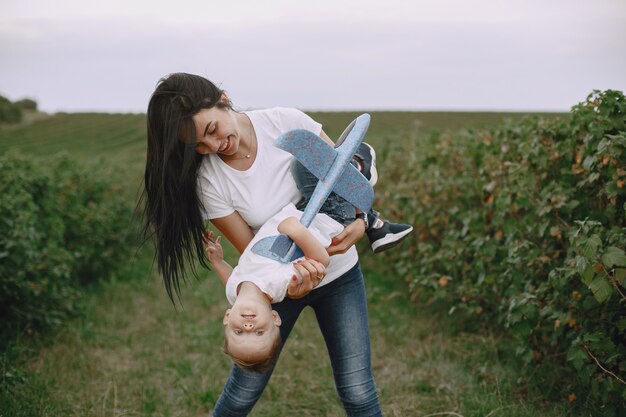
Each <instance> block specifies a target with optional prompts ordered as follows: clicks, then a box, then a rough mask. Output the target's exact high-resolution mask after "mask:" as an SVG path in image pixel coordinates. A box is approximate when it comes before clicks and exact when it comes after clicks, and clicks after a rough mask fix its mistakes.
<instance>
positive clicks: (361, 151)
mask: <svg viewBox="0 0 626 417" xmlns="http://www.w3.org/2000/svg"><path fill="white" fill-rule="evenodd" d="M354 157H355V159H356V161H357V163H358V164H359V165H360V169H359V171H361V174H363V176H364V177H365V178H367V180H368V181H369V182H370V184H371V185H372V187H373V186H374V185H376V182H378V171H376V152H375V151H374V148H372V147H371V146H370V145H368V144H367V143H365V142H362V143H361V144H360V145H359V148H358V149H357V150H356V153H355V154H354Z"/></svg>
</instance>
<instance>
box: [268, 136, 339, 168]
mask: <svg viewBox="0 0 626 417" xmlns="http://www.w3.org/2000/svg"><path fill="white" fill-rule="evenodd" d="M274 146H276V147H277V148H279V149H282V150H283V151H287V152H289V153H290V154H292V155H293V156H295V157H296V159H297V160H298V161H300V162H301V163H302V165H304V167H305V168H306V169H308V170H309V171H311V173H312V174H313V175H315V176H316V177H317V178H318V179H322V178H325V177H326V174H327V173H328V170H330V167H331V166H332V165H333V162H335V159H336V158H337V155H338V153H337V151H336V150H335V149H334V148H333V147H332V146H330V145H329V144H328V143H326V141H325V140H324V139H322V138H320V137H319V136H317V135H316V134H315V133H313V132H311V131H310V130H305V129H295V130H290V131H289V132H287V133H284V134H282V135H280V136H279V137H278V138H276V140H274Z"/></svg>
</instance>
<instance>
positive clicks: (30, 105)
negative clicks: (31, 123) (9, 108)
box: [14, 98, 37, 111]
mask: <svg viewBox="0 0 626 417" xmlns="http://www.w3.org/2000/svg"><path fill="white" fill-rule="evenodd" d="M14 104H15V106H16V107H17V108H19V109H21V110H33V111H36V110H37V102H36V101H35V100H33V99H30V98H23V99H21V100H18V101H16V102H15V103H14Z"/></svg>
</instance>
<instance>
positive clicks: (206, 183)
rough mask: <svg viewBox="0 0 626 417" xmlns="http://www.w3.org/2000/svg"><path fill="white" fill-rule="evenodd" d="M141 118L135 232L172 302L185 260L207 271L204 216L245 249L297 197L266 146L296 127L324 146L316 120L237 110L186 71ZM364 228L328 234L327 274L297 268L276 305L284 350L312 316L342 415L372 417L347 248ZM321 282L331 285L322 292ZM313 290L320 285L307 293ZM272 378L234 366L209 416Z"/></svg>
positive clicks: (281, 162)
mask: <svg viewBox="0 0 626 417" xmlns="http://www.w3.org/2000/svg"><path fill="white" fill-rule="evenodd" d="M147 119H148V154H147V161H146V170H145V191H144V198H145V202H146V206H145V212H144V229H143V230H144V234H145V235H146V236H147V235H152V234H153V235H154V239H155V243H156V249H157V263H158V266H159V270H160V272H161V273H162V274H163V279H164V282H165V287H166V289H167V292H168V295H169V296H170V298H172V299H173V293H174V292H175V293H176V294H178V295H180V294H179V280H180V279H181V278H184V276H185V272H184V267H185V265H186V264H187V263H188V260H190V259H192V258H197V259H199V260H200V262H201V263H202V264H203V265H205V266H206V258H205V256H206V255H205V253H204V248H203V245H202V234H203V232H204V226H203V221H204V219H210V220H211V223H212V224H213V225H214V226H215V227H216V228H217V229H218V230H219V231H220V232H221V233H222V234H223V235H224V236H225V237H226V238H227V239H228V240H229V241H230V242H231V243H232V244H233V246H234V247H235V248H236V249H237V250H238V251H239V252H243V250H244V249H245V247H246V246H247V244H248V243H249V242H250V241H251V240H252V237H253V235H254V233H255V232H256V230H258V228H259V227H260V226H261V225H262V224H263V223H264V222H265V221H266V220H267V219H268V218H270V217H271V216H272V215H274V214H276V213H277V212H278V211H279V210H280V209H281V208H282V207H283V206H285V205H286V204H287V203H289V202H292V203H294V204H296V203H298V201H299V200H300V197H301V196H300V194H299V192H298V190H297V187H296V184H295V181H294V179H293V177H292V175H291V169H290V167H291V161H292V156H291V155H289V154H287V153H286V152H283V151H281V150H279V149H277V148H275V147H273V146H272V142H273V140H274V139H275V138H276V137H277V136H279V135H280V134H282V133H284V132H286V131H288V130H292V129H296V128H304V129H308V130H311V131H313V132H314V133H316V134H318V135H320V136H321V137H323V138H324V139H326V140H327V141H329V142H330V139H329V138H328V136H327V135H326V134H325V133H324V132H323V131H322V129H321V125H320V124H319V123H317V122H315V121H313V119H311V118H310V117H308V116H307V115H305V114H304V113H302V112H300V111H298V110H296V109H284V108H274V109H267V110H257V111H251V112H242V113H239V112H235V111H234V110H233V108H232V105H231V102H230V101H229V99H228V97H227V96H226V95H225V94H224V92H223V91H222V90H220V89H219V88H217V87H216V86H215V85H214V84H213V83H211V82H210V81H208V80H206V79H205V78H202V77H199V76H196V75H191V74H183V73H177V74H172V75H170V76H168V77H166V78H164V79H162V80H161V81H160V83H159V85H158V86H157V88H156V90H155V92H154V93H153V95H152V97H151V99H150V103H149V106H148V114H147ZM331 143H332V142H331ZM364 231H365V223H364V221H363V220H361V219H357V220H355V221H354V222H353V223H351V224H350V225H348V226H347V227H346V228H345V229H344V231H343V232H342V233H341V234H340V235H338V236H337V237H335V239H334V245H333V246H331V248H330V249H329V251H328V252H329V255H331V262H330V264H329V265H328V268H324V266H323V265H322V264H321V263H319V262H316V261H315V260H309V261H306V262H303V263H301V264H298V265H296V268H297V269H298V272H299V273H300V275H301V276H302V284H301V285H300V286H298V287H297V288H296V289H295V290H293V291H290V292H289V294H288V295H289V297H290V298H286V299H285V300H284V301H282V302H281V303H277V304H275V305H274V308H275V310H276V311H278V313H279V314H280V316H281V317H282V326H281V329H280V332H281V338H282V341H283V344H284V342H285V341H286V339H287V337H288V335H289V332H290V331H291V329H292V328H293V325H294V324H295V322H296V319H297V318H298V316H299V315H300V312H301V311H302V310H303V309H304V307H306V306H311V307H312V308H313V309H314V311H315V314H316V317H317V320H318V324H319V327H320V329H321V331H322V334H323V336H324V340H325V342H326V345H327V348H328V352H329V355H330V359H331V363H332V366H333V372H334V376H335V384H336V387H337V391H338V393H339V397H340V398H341V400H342V402H343V405H344V408H345V410H346V413H347V414H348V415H349V416H365V415H367V416H372V415H380V407H379V403H378V396H377V393H376V388H375V385H374V380H373V378H372V373H371V364H370V340H369V328H368V327H369V326H368V320H367V304H366V299H365V289H364V285H363V276H362V274H361V271H360V268H359V264H358V256H357V253H356V249H355V248H354V243H355V242H357V241H358V240H359V239H360V238H361V237H362V235H363V233H364ZM325 275H326V276H329V277H330V276H333V277H334V276H337V277H339V278H337V279H335V280H334V281H332V282H330V283H329V284H328V285H324V281H321V279H322V278H323V277H324V276H325ZM320 281H321V282H320ZM315 286H319V287H320V288H318V289H316V291H313V292H311V289H312V288H313V287H315ZM271 372H272V371H271V370H270V371H268V372H266V373H262V374H258V373H255V372H250V371H244V370H241V369H240V368H238V367H236V366H233V367H232V369H231V373H230V376H229V377H228V380H227V381H226V385H225V386H224V390H223V392H222V395H221V396H220V398H219V399H218V401H217V403H216V404H215V408H214V410H213V415H214V416H226V415H229V416H231V415H232V416H243V415H247V414H248V413H249V412H250V410H251V409H252V407H253V406H254V404H255V403H256V401H257V400H258V398H259V397H260V395H261V393H262V392H263V389H264V388H265V385H266V384H267V381H268V380H269V378H270V375H271Z"/></svg>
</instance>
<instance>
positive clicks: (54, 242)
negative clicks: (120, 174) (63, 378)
mask: <svg viewBox="0 0 626 417" xmlns="http://www.w3.org/2000/svg"><path fill="white" fill-rule="evenodd" d="M0 172H1V173H2V174H1V175H2V181H1V182H0V316H1V317H2V327H1V328H0V340H2V341H3V343H4V342H7V341H9V340H11V339H12V338H13V337H14V336H15V335H16V334H17V332H20V331H26V332H28V333H30V332H32V331H43V330H46V329H49V328H51V327H54V326H57V325H59V324H61V323H62V322H63V321H64V320H65V319H66V318H67V317H68V316H70V315H73V314H76V313H78V312H79V311H80V303H79V302H78V301H79V296H80V286H81V285H82V284H85V283H89V282H93V281H95V280H98V279H100V278H102V277H106V276H108V275H109V274H110V273H111V272H112V271H114V270H115V269H116V268H119V265H120V262H121V261H122V259H123V257H126V256H127V255H128V253H129V250H130V244H131V243H133V242H132V241H133V239H129V238H128V231H129V220H130V218H131V215H130V213H131V208H132V206H131V204H130V203H129V201H128V200H127V199H126V200H124V199H122V197H121V194H120V193H117V192H116V191H115V190H114V189H112V186H111V184H110V181H109V180H108V179H107V177H106V176H105V175H104V174H103V173H98V172H97V171H94V170H93V168H90V169H87V168H85V167H83V166H80V165H79V164H77V163H76V162H74V161H72V160H71V159H69V158H68V157H66V156H56V157H51V158H46V159H42V158H34V157H32V156H28V157H26V156H21V155H19V154H17V153H9V154H6V155H2V156H0Z"/></svg>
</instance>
